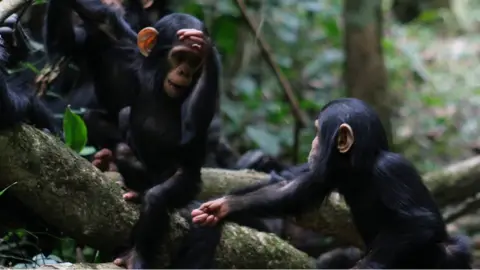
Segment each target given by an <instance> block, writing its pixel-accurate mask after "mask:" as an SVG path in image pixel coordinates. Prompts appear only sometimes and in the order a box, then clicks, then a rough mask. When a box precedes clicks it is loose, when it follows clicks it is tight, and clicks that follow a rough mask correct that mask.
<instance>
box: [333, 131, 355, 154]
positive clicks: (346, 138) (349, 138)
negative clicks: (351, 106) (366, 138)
mask: <svg viewBox="0 0 480 270" xmlns="http://www.w3.org/2000/svg"><path fill="white" fill-rule="evenodd" d="M354 141H355V138H354V136H353V130H352V128H351V127H350V125H349V124H346V123H343V124H341V125H340V127H338V140H337V148H338V151H339V152H340V153H342V154H345V153H347V152H348V151H349V150H350V148H351V147H352V145H353V142H354Z"/></svg>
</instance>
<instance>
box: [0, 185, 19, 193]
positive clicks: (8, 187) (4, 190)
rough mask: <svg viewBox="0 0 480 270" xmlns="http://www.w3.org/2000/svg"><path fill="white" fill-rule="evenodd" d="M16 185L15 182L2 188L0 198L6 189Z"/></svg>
mask: <svg viewBox="0 0 480 270" xmlns="http://www.w3.org/2000/svg"><path fill="white" fill-rule="evenodd" d="M16 184H17V182H15V183H13V184H11V185H10V186H8V187H6V188H4V189H3V190H2V191H0V196H2V195H3V193H5V191H7V189H9V188H10V187H11V186H13V185H16Z"/></svg>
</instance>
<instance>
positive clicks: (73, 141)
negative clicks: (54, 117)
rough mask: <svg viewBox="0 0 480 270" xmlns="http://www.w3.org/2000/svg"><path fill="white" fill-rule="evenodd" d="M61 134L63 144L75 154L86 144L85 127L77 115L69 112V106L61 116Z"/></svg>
mask: <svg viewBox="0 0 480 270" xmlns="http://www.w3.org/2000/svg"><path fill="white" fill-rule="evenodd" d="M63 133H64V136H65V144H66V145H67V146H68V147H70V148H71V149H72V150H73V151H75V152H77V153H80V152H81V151H82V150H83V148H84V147H85V145H86V144H87V126H86V125H85V122H84V121H83V119H82V118H81V117H80V116H79V115H77V114H75V113H74V112H72V110H70V106H68V107H67V109H66V110H65V114H64V116H63Z"/></svg>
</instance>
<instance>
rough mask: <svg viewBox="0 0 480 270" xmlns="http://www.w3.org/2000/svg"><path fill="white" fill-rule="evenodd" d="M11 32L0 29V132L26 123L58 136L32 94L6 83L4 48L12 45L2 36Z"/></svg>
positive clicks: (4, 28)
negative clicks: (6, 42)
mask: <svg viewBox="0 0 480 270" xmlns="http://www.w3.org/2000/svg"><path fill="white" fill-rule="evenodd" d="M16 19H17V17H16V15H12V16H11V17H10V18H8V19H7V21H6V23H5V24H6V25H8V24H9V22H11V21H12V20H13V21H15V20H16ZM9 20H10V21H9ZM12 31H13V29H12V28H11V27H0V34H1V36H0V67H1V68H0V70H1V71H0V130H4V129H7V128H11V127H13V126H14V125H16V124H18V123H20V122H26V123H29V124H33V125H35V126H36V127H37V128H39V129H47V130H48V131H50V132H52V133H54V134H55V135H60V134H61V131H60V129H59V128H58V127H57V126H55V122H54V119H53V115H52V113H51V112H50V111H49V110H48V108H46V107H45V105H44V104H43V103H42V102H41V101H40V100H39V99H38V98H37V97H36V96H35V95H34V94H33V93H27V92H26V91H24V90H23V89H17V88H18V87H21V84H18V85H16V84H12V85H10V84H8V83H7V77H8V73H7V71H6V68H5V67H6V66H7V65H8V63H9V61H10V60H11V59H9V53H8V52H7V50H6V47H8V48H11V47H12V45H11V44H5V42H4V40H3V36H11V35H13V32H12ZM8 40H13V39H8Z"/></svg>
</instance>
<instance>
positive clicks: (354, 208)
mask: <svg viewBox="0 0 480 270" xmlns="http://www.w3.org/2000/svg"><path fill="white" fill-rule="evenodd" d="M316 127H317V136H316V137H315V139H314V140H313V142H312V150H311V152H310V156H309V163H310V166H311V171H310V172H308V173H306V174H304V175H302V176H300V177H299V178H297V179H295V180H293V181H292V182H290V183H289V184H287V185H270V186H267V187H265V188H262V189H259V190H257V191H254V192H251V193H247V194H245V195H243V196H237V195H230V196H226V197H224V198H220V199H217V200H214V201H210V202H207V203H204V204H203V205H202V206H201V207H200V208H199V209H196V210H194V211H192V216H193V221H194V222H196V223H199V224H206V225H209V224H210V225H211V224H216V223H217V222H218V221H219V220H220V219H222V218H225V217H228V216H232V215H233V216H235V215H238V214H253V215H257V216H263V217H266V216H281V215H286V214H297V213H300V212H303V211H305V210H307V209H309V208H311V207H314V206H315V205H316V203H321V202H322V201H323V200H324V199H325V197H326V196H327V195H328V194H329V193H330V192H331V191H332V190H334V189H337V190H338V192H339V193H340V194H342V195H343V196H344V198H345V201H346V202H347V204H348V205H349V207H350V211H351V213H352V216H353V221H354V223H355V225H356V227H357V229H358V231H359V233H360V235H361V236H362V238H363V241H364V242H365V246H366V247H367V250H366V255H365V257H364V258H363V259H362V260H360V261H359V262H358V263H357V264H356V266H355V268H377V269H378V268H410V269H413V268H417V269H419V268H430V269H431V268H462V269H468V268H471V266H470V264H471V252H470V247H469V245H468V243H467V241H465V240H463V239H461V238H459V237H451V236H449V235H448V233H447V231H446V228H445V223H444V221H443V218H442V215H441V213H440V211H439V209H438V207H437V206H436V204H435V202H434V200H433V198H432V196H431V194H430V192H429V191H428V189H427V188H426V187H425V185H424V184H423V182H422V179H421V177H420V175H419V174H418V172H417V171H416V170H415V168H414V166H413V165H412V164H410V163H409V162H408V161H407V160H405V158H403V157H402V156H401V155H399V154H396V153H392V152H390V151H389V148H388V141H387V138H386V134H385V130H384V128H383V126H382V124H381V122H380V120H379V118H378V115H377V114H376V112H375V111H374V110H373V109H372V108H371V107H370V106H368V105H367V104H366V103H364V102H362V101H360V100H358V99H354V98H343V99H337V100H334V101H331V102H330V103H328V104H327V105H325V106H324V107H323V109H322V110H321V112H320V115H319V116H318V119H317V121H316Z"/></svg>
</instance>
